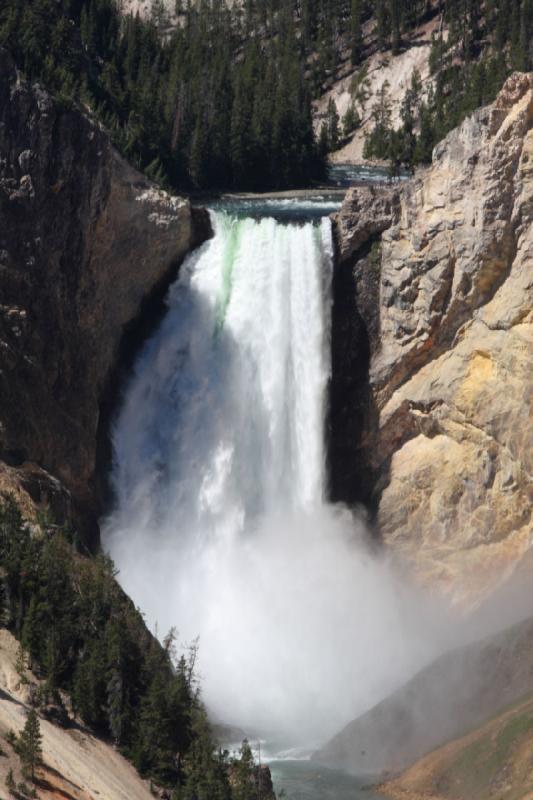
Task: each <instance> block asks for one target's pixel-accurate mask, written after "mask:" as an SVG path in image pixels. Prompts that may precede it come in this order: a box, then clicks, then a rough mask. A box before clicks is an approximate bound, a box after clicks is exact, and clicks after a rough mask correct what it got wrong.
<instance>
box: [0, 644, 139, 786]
mask: <svg viewBox="0 0 533 800" xmlns="http://www.w3.org/2000/svg"><path fill="white" fill-rule="evenodd" d="M17 654H18V643H17V641H16V639H15V638H14V637H13V636H12V635H11V634H10V633H8V632H7V631H6V630H1V629H0V738H1V739H2V750H3V751H4V752H3V753H2V757H1V758H0V787H2V789H0V796H2V797H3V796H4V794H3V793H4V791H5V789H4V787H5V785H6V778H7V774H8V772H9V770H10V769H12V770H13V775H14V777H15V780H16V782H17V784H18V783H20V782H21V781H23V776H22V774H21V771H20V761H19V758H18V757H17V755H16V754H15V753H14V751H13V748H12V746H11V745H9V744H8V743H7V742H6V741H5V737H6V735H7V734H8V733H9V731H14V732H15V733H16V734H18V733H19V732H20V730H21V729H22V727H23V726H24V723H25V721H26V712H27V710H28V709H29V708H31V705H30V700H31V698H32V697H34V696H35V694H36V692H37V691H38V687H39V684H40V682H39V680H38V679H37V678H35V676H34V675H33V674H32V673H31V672H28V671H26V672H25V673H23V677H24V680H22V677H21V674H20V673H19V671H18V670H17V659H18V655H17ZM40 727H41V734H42V737H43V742H42V749H43V765H42V767H40V768H39V770H38V776H37V785H36V788H37V796H38V797H39V798H42V800H48V799H49V798H59V797H61V798H63V799H64V800H90V799H91V798H95V797H102V798H105V800H149V798H152V797H153V794H152V793H151V792H150V788H149V783H148V782H147V781H143V780H141V778H140V777H139V775H138V774H137V772H136V771H135V769H134V768H133V767H132V765H131V764H130V763H128V761H126V759H125V758H123V756H121V755H120V753H118V752H117V750H116V749H115V748H113V747H112V746H111V745H110V744H107V743H105V742H104V741H102V740H101V739H97V738H96V737H95V736H93V735H92V734H91V733H90V732H89V731H88V730H87V729H85V728H84V727H83V726H80V725H74V724H72V725H70V726H69V727H60V726H58V725H55V724H52V723H51V722H49V721H47V720H46V719H42V720H41V721H40Z"/></svg>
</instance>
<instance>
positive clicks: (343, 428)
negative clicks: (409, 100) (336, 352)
mask: <svg viewBox="0 0 533 800" xmlns="http://www.w3.org/2000/svg"><path fill="white" fill-rule="evenodd" d="M336 235H337V247H338V266H337V270H338V271H339V272H340V273H341V274H342V273H344V278H342V277H339V276H337V278H336V280H337V284H338V285H343V286H344V289H343V291H344V292H346V291H348V292H349V293H351V296H352V301H351V302H352V305H353V306H354V307H355V308H356V310H357V314H359V315H360V316H361V318H362V320H363V322H364V326H363V327H364V336H366V338H367V340H368V341H367V343H366V345H365V346H366V347H367V349H368V352H369V358H368V370H367V374H366V385H365V382H364V381H362V383H361V384H360V385H359V387H354V386H351V387H350V391H351V394H350V393H348V394H347V395H346V397H345V400H344V405H345V409H344V411H345V413H344V416H345V419H344V421H343V419H342V418H340V419H337V420H333V423H332V425H333V430H332V448H333V449H332V456H331V457H332V460H333V461H335V459H336V456H337V455H338V454H339V453H341V449H340V448H341V445H340V444H339V443H341V442H343V441H344V442H345V444H346V443H348V445H349V444H350V442H353V444H354V445H355V448H354V452H355V451H357V457H358V458H359V460H360V462H361V463H362V464H363V465H364V468H366V469H368V470H369V471H371V473H372V474H373V476H374V495H373V498H372V499H373V505H374V508H375V517H376V524H377V529H378V532H379V535H380V536H381V538H382V540H383V542H384V543H385V545H386V546H387V547H388V548H389V550H390V551H391V552H393V553H395V554H396V555H397V556H398V557H399V559H400V560H402V561H403V562H405V563H407V565H408V566H409V568H410V569H411V570H412V571H413V572H414V573H415V574H416V575H417V576H418V578H419V579H420V580H421V581H423V582H424V583H426V584H432V585H434V586H436V587H438V588H439V589H440V590H443V591H445V592H446V591H448V592H450V593H452V595H453V597H454V598H455V599H456V600H458V601H460V602H466V603H476V602H479V601H480V600H481V598H483V597H484V596H485V595H486V594H488V593H490V592H491V591H493V590H494V588H495V587H496V586H497V585H498V584H500V583H501V582H502V581H504V580H505V578H506V577H507V576H508V575H510V574H511V573H512V572H513V571H514V570H515V569H516V567H517V565H518V564H525V563H528V561H529V560H530V556H529V548H530V545H531V542H532V539H533V522H532V517H531V506H532V500H533V482H532V475H533V414H532V403H533V75H531V74H519V73H517V74H514V75H513V76H511V77H510V78H509V79H508V81H507V82H506V84H505V86H504V87H503V89H502V91H501V93H500V94H499V96H498V98H497V100H496V101H495V103H494V104H492V105H491V106H489V107H487V108H484V109H481V110H480V111H478V112H476V113H475V114H474V115H473V116H472V117H470V118H469V119H467V120H466V121H465V122H464V123H463V124H462V125H461V126H460V127H459V128H458V129H456V130H455V131H453V132H452V133H451V134H449V135H448V136H447V138H446V139H445V140H444V141H443V142H442V143H441V144H439V145H438V146H437V148H436V149H435V151H434V154H433V163H432V165H431V166H430V167H429V168H427V169H425V170H424V171H422V172H421V173H420V174H418V175H417V177H416V178H413V179H411V180H410V181H408V182H405V183H404V184H403V185H398V184H396V185H393V186H389V187H383V188H379V187H376V188H374V189H372V188H362V189H359V188H354V189H352V190H351V191H350V192H349V194H348V195H347V198H346V200H345V203H344V206H343V208H342V210H341V212H340V214H339V215H338V217H337V221H336ZM372 253H373V257H369V254H370V256H372ZM346 274H347V275H348V279H347V278H346ZM334 302H335V308H336V309H337V311H339V310H340V311H341V312H342V307H343V305H344V306H345V305H346V304H347V300H346V297H345V296H344V295H343V296H339V295H338V294H337V295H336V296H335V298H334ZM335 315H336V311H335V309H334V326H335V324H336V325H339V324H341V323H339V321H338V320H337V321H335ZM359 344H360V337H359V339H358V338H357V336H356V337H355V338H354V340H353V341H352V342H351V343H350V345H348V344H346V343H345V345H344V346H345V349H346V348H347V347H349V346H351V347H352V349H353V350H354V351H356V350H357V347H358V346H359ZM343 381H345V376H344V373H343V371H342V369H341V368H340V367H339V366H338V365H337V366H336V364H335V357H334V363H333V392H335V386H336V384H337V385H338V384H339V382H340V383H341V384H342V382H343ZM361 397H363V398H364V402H363V403H362V407H361ZM350 405H351V412H350ZM354 414H356V415H357V416H358V418H359V420H360V424H361V423H362V432H360V433H359V434H358V437H357V441H354V439H353V436H352V431H351V428H350V425H349V424H348V423H347V420H350V419H352V422H353V416H354ZM353 427H354V425H352V428H353ZM341 455H342V453H341ZM339 463H341V465H342V463H343V462H342V459H341V460H340V462H339ZM342 469H344V473H343V474H342V475H341V476H340V477H338V476H337V477H336V476H333V478H334V480H333V483H334V487H333V488H334V489H335V486H336V487H337V489H338V491H336V492H335V491H333V494H334V495H335V499H344V500H347V501H349V502H354V501H356V500H360V499H364V495H365V491H364V487H363V491H362V490H361V486H360V485H358V482H357V475H358V473H357V470H356V468H355V467H354V465H353V458H352V460H351V462H349V463H344V467H341V472H342ZM359 471H361V468H359ZM350 480H351V481H352V485H351V487H350V488H348V484H349V483H350ZM339 487H340V489H339Z"/></svg>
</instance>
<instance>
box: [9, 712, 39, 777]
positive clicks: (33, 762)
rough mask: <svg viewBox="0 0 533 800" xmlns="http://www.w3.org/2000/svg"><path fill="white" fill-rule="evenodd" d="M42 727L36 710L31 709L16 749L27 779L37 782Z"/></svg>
mask: <svg viewBox="0 0 533 800" xmlns="http://www.w3.org/2000/svg"><path fill="white" fill-rule="evenodd" d="M41 742H42V737H41V726H40V723H39V717H38V716H37V712H36V711H35V709H33V708H32V709H30V711H29V712H28V718H27V719H26V724H25V725H24V728H23V729H22V732H21V734H20V736H19V737H18V739H17V742H16V746H15V749H16V751H17V753H18V755H19V757H20V762H21V764H22V773H23V775H24V777H25V778H28V779H30V780H31V781H33V782H35V770H36V769H37V767H38V766H39V764H40V763H41V757H42V754H43V753H42V748H41Z"/></svg>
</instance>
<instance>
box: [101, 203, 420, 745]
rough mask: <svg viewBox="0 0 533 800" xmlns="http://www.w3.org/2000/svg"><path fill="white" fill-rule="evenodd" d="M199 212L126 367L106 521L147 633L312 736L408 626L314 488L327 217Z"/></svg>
mask: <svg viewBox="0 0 533 800" xmlns="http://www.w3.org/2000/svg"><path fill="white" fill-rule="evenodd" d="M212 220H213V226H214V233H215V235H214V238H213V239H212V240H211V241H209V242H208V243H207V244H205V245H204V246H203V247H202V248H201V249H200V250H199V251H197V252H196V253H195V254H193V255H192V256H190V257H189V259H188V260H187V261H186V263H185V264H184V265H183V268H182V270H181V274H180V277H179V279H178V280H177V282H176V283H175V284H174V286H173V287H172V288H171V290H170V292H169V295H168V298H167V304H168V313H167V315H166V317H165V319H164V321H163V322H162V324H161V327H160V329H159V330H158V332H157V333H156V334H155V335H154V337H153V338H152V339H151V340H150V341H149V342H148V344H147V345H146V346H145V348H144V351H143V352H142V353H141V355H140V357H139V359H138V362H137V364H136V368H135V372H134V375H133V376H132V378H131V381H130V384H129V386H128V387H127V390H126V394H125V400H124V404H123V407H122V411H121V413H120V415H119V418H118V420H117V422H116V427H115V430H114V438H113V441H114V450H115V467H114V472H113V483H114V489H115V491H116V510H115V511H114V513H113V514H112V515H111V517H110V518H109V519H108V520H107V522H106V524H105V526H104V540H105V543H106V545H107V546H108V547H109V549H110V551H111V554H112V556H113V558H114V559H115V562H116V564H117V566H118V568H119V569H120V576H119V577H120V580H121V581H122V583H123V585H124V586H125V588H126V589H127V591H128V592H129V593H130V595H131V596H132V597H133V598H134V600H135V601H136V602H137V603H138V604H139V606H140V607H141V609H142V610H143V611H144V612H145V613H146V615H147V618H148V622H149V623H150V624H151V625H152V626H155V625H156V624H157V626H158V631H159V633H160V635H164V633H165V632H166V630H167V629H168V628H170V626H176V627H177V629H178V631H179V634H180V639H181V640H182V641H191V640H193V639H194V638H195V637H197V636H199V637H200V671H201V676H202V684H203V688H204V697H205V700H206V702H207V704H208V706H209V708H210V709H211V710H212V712H213V713H214V714H216V715H218V716H219V717H220V718H221V719H224V720H226V721H228V722H232V723H236V724H239V725H242V726H248V729H250V728H251V729H252V731H257V730H259V731H265V730H276V731H278V732H281V731H283V732H288V733H289V734H291V735H292V737H293V739H294V740H295V741H296V740H299V741H300V742H301V743H313V742H314V741H318V740H320V739H321V738H323V737H324V736H325V735H327V734H329V733H332V732H334V731H335V729H337V728H338V727H339V726H340V725H342V724H343V723H345V722H347V721H348V720H349V719H350V718H352V717H353V716H354V714H355V713H356V712H357V711H360V710H363V709H364V708H366V707H368V706H369V705H370V704H371V703H372V702H373V701H375V700H377V699H379V698H380V697H381V695H382V694H383V692H384V690H385V689H387V688H390V686H391V685H392V684H393V683H397V682H399V680H400V679H401V677H402V676H403V675H405V674H406V671H407V670H408V669H409V665H411V664H412V663H413V661H414V660H419V659H420V658H421V655H422V653H424V652H425V645H424V644H423V642H422V641H420V640H419V639H418V637H417V634H416V632H415V630H414V627H413V628H412V629H411V630H409V626H410V624H411V623H410V622H409V621H408V620H409V618H410V616H411V615H409V614H407V613H406V608H407V606H408V605H409V604H410V603H411V600H410V599H408V598H406V597H404V596H403V594H402V588H401V586H400V585H399V584H398V582H396V581H395V580H394V578H393V575H392V572H391V571H390V570H389V569H388V567H387V566H386V565H385V564H383V563H380V562H379V561H377V560H376V559H375V558H371V557H370V556H369V555H368V554H366V552H365V550H364V547H363V544H362V538H363V525H362V524H361V523H356V522H355V521H354V519H353V518H352V516H351V515H350V514H349V513H348V512H347V511H344V510H342V509H333V508H331V507H328V505H327V503H326V498H325V483H326V476H325V468H324V465H325V453H324V417H325V404H326V390H327V382H328V378H329V363H330V357H329V320H330V307H331V301H330V283H331V281H330V277H331V270H332V246H331V229H330V222H329V220H328V219H327V218H323V219H322V220H321V221H318V222H317V221H316V220H315V221H308V222H305V223H299V224H294V223H290V222H289V223H281V222H278V221H276V220H275V219H273V218H262V219H259V220H256V219H253V218H250V217H248V218H239V217H238V216H236V215H232V214H231V213H226V212H221V211H219V212H216V213H215V212H213V213H212ZM413 625H414V624H413ZM393 664H394V667H393V668H392V665H393Z"/></svg>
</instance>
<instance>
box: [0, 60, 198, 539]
mask: <svg viewBox="0 0 533 800" xmlns="http://www.w3.org/2000/svg"><path fill="white" fill-rule="evenodd" d="M198 227H199V226H198V225H196V224H195V216H194V213H193V212H192V210H191V207H190V205H189V203H188V201H186V200H183V199H181V198H177V197H171V196H170V195H168V194H166V193H165V192H163V191H161V190H160V189H158V188H157V187H156V186H155V185H153V184H151V183H150V182H149V181H147V180H146V179H145V178H144V177H143V176H141V175H140V174H139V173H137V172H136V171H135V170H133V169H132V168H131V167H129V166H128V164H127V163H126V162H125V161H124V160H123V159H122V158H121V157H120V156H119V155H118V154H117V152H116V151H115V150H114V148H113V147H112V145H111V143H110V140H109V138H108V136H107V134H106V133H105V132H104V131H103V130H101V128H100V127H99V126H98V125H97V124H96V123H95V122H93V121H91V120H90V119H89V118H88V117H87V116H85V115H83V114H82V113H80V112H79V111H78V110H75V109H70V108H67V107H65V106H63V105H61V104H60V103H59V102H57V101H55V100H54V99H52V98H51V97H50V95H49V94H47V93H46V92H45V91H44V90H43V89H41V88H40V87H39V86H31V85H29V84H28V83H27V82H25V81H23V80H21V78H20V76H19V75H18V74H17V71H16V69H15V67H14V65H13V63H12V61H11V60H10V58H9V56H8V55H7V54H6V53H5V52H2V51H0V459H1V462H0V489H5V488H15V489H17V487H18V491H19V499H20V500H21V502H22V503H23V504H24V496H25V495H26V500H27V501H28V502H29V497H28V495H31V497H32V499H33V500H34V501H37V502H39V501H41V500H46V501H51V502H52V504H54V503H55V504H56V505H57V506H62V507H63V508H65V507H66V505H68V499H69V498H71V499H72V507H73V509H74V516H75V518H76V519H77V521H80V520H83V521H84V523H85V524H87V523H89V525H90V522H91V520H93V521H94V519H95V514H96V513H97V512H98V500H97V492H96V489H95V483H94V473H95V463H96V451H97V434H98V430H99V424H100V423H101V407H102V403H103V402H104V400H105V404H106V407H107V406H108V401H109V389H110V385H111V382H112V376H113V371H114V369H115V367H116V364H117V359H118V355H119V351H120V348H121V343H122V342H123V341H124V335H125V332H127V331H128V330H130V329H131V328H132V326H133V325H134V324H135V323H136V321H137V320H139V318H140V317H141V316H142V311H143V304H145V305H146V303H147V302H148V299H149V298H150V297H151V296H152V297H154V296H155V295H157V294H158V293H161V292H163V291H164V288H165V287H166V286H167V285H168V282H169V281H170V280H171V278H172V277H173V275H174V274H175V272H176V269H177V266H178V264H179V262H180V260H181V259H182V258H183V256H184V255H185V254H186V253H187V252H188V251H189V250H190V249H191V248H192V247H193V246H194V244H195V243H196V242H197V240H198V238H199V236H200V235H201V234H200V233H198ZM51 476H53V477H51ZM76 511H77V512H78V513H76ZM80 512H83V513H80Z"/></svg>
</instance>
